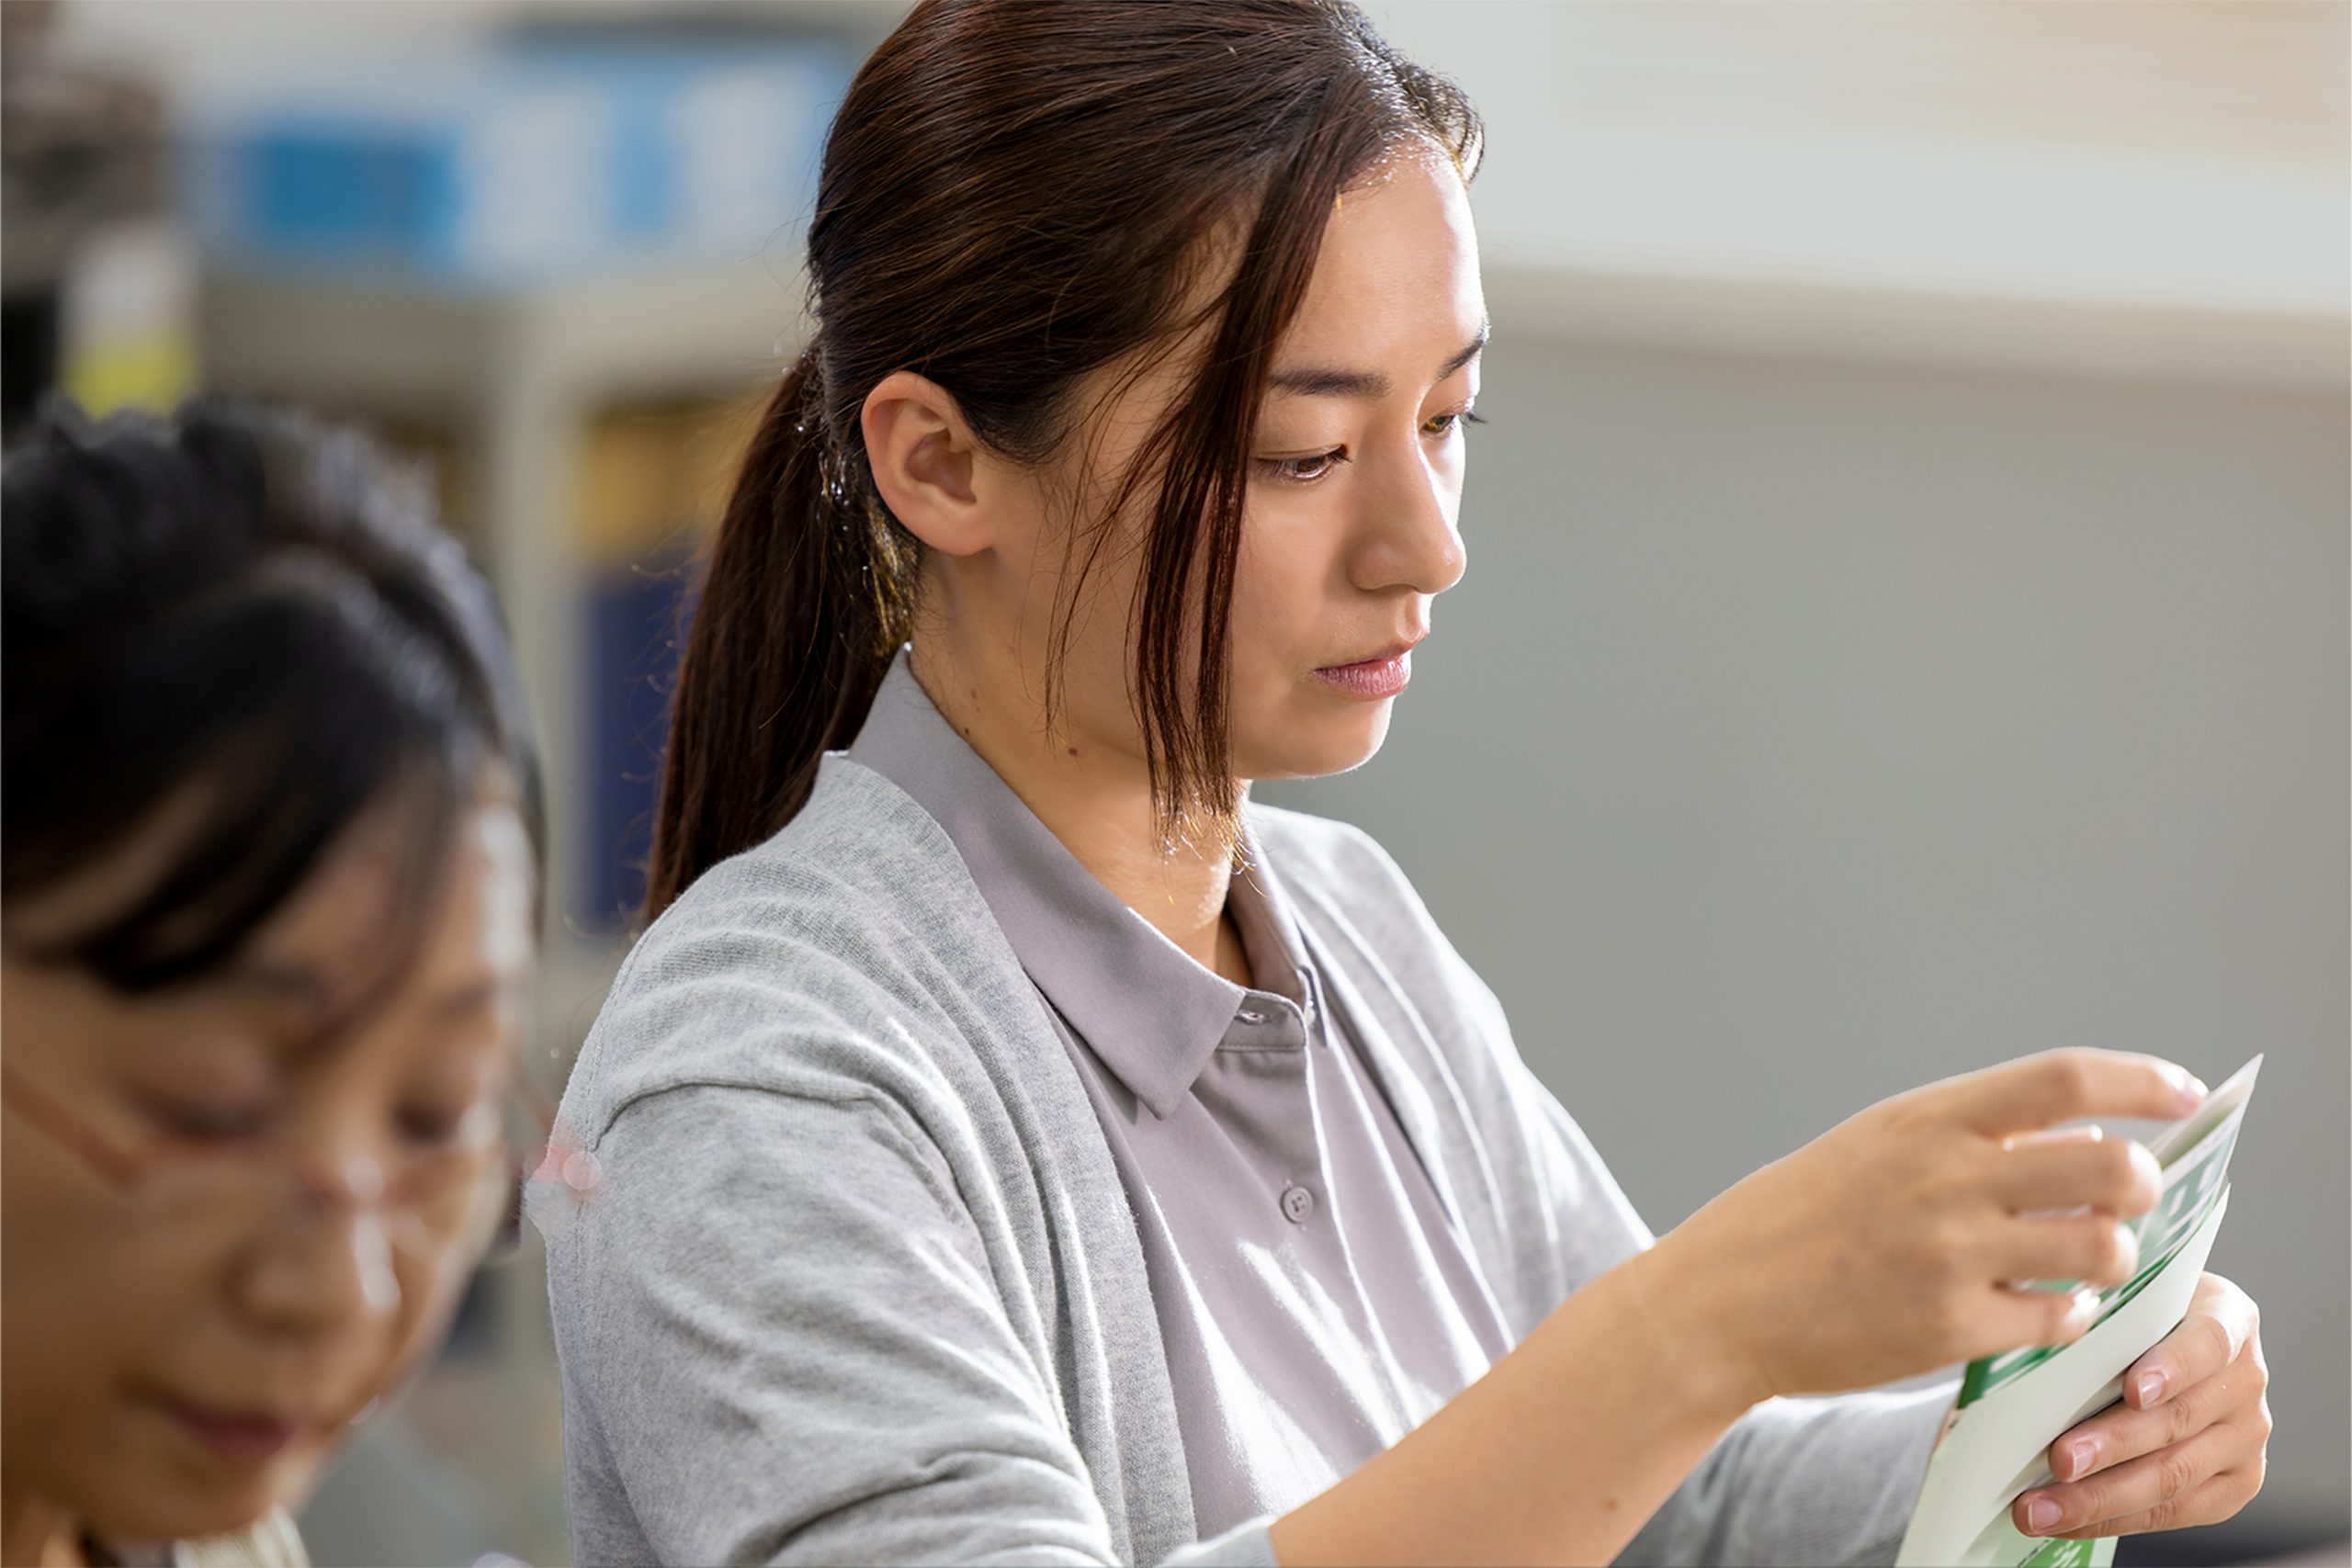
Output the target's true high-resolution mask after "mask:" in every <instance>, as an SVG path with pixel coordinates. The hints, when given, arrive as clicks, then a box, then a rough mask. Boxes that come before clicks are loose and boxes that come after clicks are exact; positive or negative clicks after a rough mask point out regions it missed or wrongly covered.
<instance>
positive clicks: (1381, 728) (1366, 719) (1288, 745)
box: [1237, 702, 1394, 779]
mask: <svg viewBox="0 0 2352 1568" xmlns="http://www.w3.org/2000/svg"><path fill="white" fill-rule="evenodd" d="M1392 706H1394V704H1393V702H1378V703H1363V704H1359V705H1352V706H1351V709H1350V711H1348V712H1346V713H1343V714H1341V715H1340V716H1338V717H1333V716H1329V715H1318V716H1316V717H1315V718H1313V719H1312V720H1309V721H1306V722H1303V723H1301V724H1299V725H1297V726H1295V727H1294V728H1291V729H1290V730H1288V731H1287V732H1285V733H1283V734H1281V735H1272V736H1268V737H1266V738H1265V743H1264V744H1261V745H1258V746H1253V747H1251V748H1250V749H1249V750H1250V752H1251V753H1253V754H1254V755H1255V757H1257V758H1261V759H1263V761H1262V762H1261V764H1260V765H1259V766H1257V767H1255V768H1243V769H1239V770H1237V771H1238V773H1239V776H1241V777H1243V778H1248V779H1319V778H1328V777H1329V776H1330V775H1331V774H1333V773H1346V772H1348V771H1349V770H1350V769H1351V768H1360V767H1362V766H1363V765H1364V764H1365V763H1366V762H1369V761H1372V759H1373V758H1374V756H1376V755H1378V754H1379V751H1380V747H1381V743H1382V742H1383V741H1384V740H1385V739H1387V738H1388V713H1389V709H1390V708H1391V707H1392Z"/></svg>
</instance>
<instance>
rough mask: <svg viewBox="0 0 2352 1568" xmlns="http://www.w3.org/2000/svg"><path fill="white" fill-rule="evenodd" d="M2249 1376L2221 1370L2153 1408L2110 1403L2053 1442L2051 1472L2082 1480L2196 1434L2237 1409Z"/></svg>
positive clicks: (2070, 1479)
mask: <svg viewBox="0 0 2352 1568" xmlns="http://www.w3.org/2000/svg"><path fill="white" fill-rule="evenodd" d="M2248 1381H2250V1380H2249V1379H2247V1378H2245V1377H2243V1376H2240V1375H2238V1374H2235V1373H2233V1372H2231V1371H2223V1372H2222V1373H2220V1374H2219V1375H2216V1376H2212V1377H2207V1378H2203V1379H2200V1380H2199V1382H2197V1383H2196V1384H2195V1385H2194V1386H2192V1387H2190V1388H2189V1389H2188V1390H2187V1391H2186V1392H2185V1393H2182V1394H2181V1395H2180V1396H2179V1397H2178V1398H2177V1399H2169V1400H2166V1401H2165V1403H2164V1404H2159V1405H2156V1406H2154V1408H2153V1409H2147V1410H2135V1409H2133V1408H2131V1406H2130V1405H2128V1404H2114V1405H2109V1407H2108V1408H2107V1409H2105V1410H2103V1411H2101V1412H2100V1413H2099V1414H2098V1415H2097V1416H2092V1417H2091V1418H2090V1419H2089V1420H2087V1421H2086V1422H2084V1423H2083V1424H2082V1425H2080V1426H2079V1427H2074V1428H2073V1429H2071V1430H2070V1431H2068V1432H2067V1433H2066V1434H2065V1435H2064V1437H2061V1438H2059V1439H2058V1440H2057V1441H2056V1442H2054V1443H2052V1444H2051V1445H2050V1472H2051V1473H2052V1475H2054V1476H2056V1477H2057V1478H2058V1479H2059V1480H2060V1481H2080V1480H2082V1479H2084V1478H2085V1477H2086V1476H2088V1475H2091V1474H2094V1473H2095V1472H2098V1471H2102V1470H2109V1469H2112V1468H2113V1467H2115V1466H2116V1465H2119V1464H2122V1463H2124V1462H2126V1461H2131V1460H2135V1459H2138V1458H2139V1457H2140V1456H2141V1455H2143V1454H2152V1453H2155V1452H2157V1451H2159V1450H2164V1449H2168V1448H2170V1447H2171V1446H2172V1445H2173V1444H2175V1443H2177V1442H2181V1441H2184V1440H2185V1439H2187V1438H2193V1437H2195V1436H2196V1435H2197V1434H2198V1433H2199V1432H2201V1431H2203V1430H2204V1429H2205V1428H2206V1427H2211V1426H2212V1425H2213V1424H2214V1423H2215V1422H2217V1421H2221V1420H2224V1419H2227V1418H2229V1417H2231V1416H2235V1415H2236V1414H2237V1413H2238V1410H2239V1407H2240V1406H2241V1405H2243V1404H2245V1403H2246V1393H2247V1389H2246V1387H2245V1384H2246V1382H2248ZM2126 1386H2129V1385H2128V1384H2127V1385H2126Z"/></svg>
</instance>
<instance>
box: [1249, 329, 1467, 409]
mask: <svg viewBox="0 0 2352 1568" xmlns="http://www.w3.org/2000/svg"><path fill="white" fill-rule="evenodd" d="M1492 329H1493V323H1492V322H1491V321H1481V322H1479V323H1478V335H1477V336H1476V337H1474V338H1472V339H1471V340H1470V341H1469V342H1468V343H1467V344H1464V345H1463V346H1462V349H1461V351H1460V352H1459V353H1457V354H1455V355H1454V356H1453V358H1451V359H1449V360H1447V361H1446V362H1445V363H1444V364H1443V365H1442V366H1440V367H1438V373H1437V374H1436V375H1434V376H1432V377H1430V386H1432V387H1434V386H1436V385H1437V384H1438V383H1439V382H1440V381H1442V380H1444V379H1445V378H1447V377H1448V376H1451V375H1453V373H1454V372H1455V371H1456V370H1459V369H1461V368H1462V367H1464V366H1465V365H1467V364H1469V363H1470V362H1471V361H1472V360H1474V359H1476V358H1477V357H1478V351H1479V350H1480V349H1482V348H1484V347H1486V346H1487V333H1489V332H1490V331H1491V330H1492ZM1266 388H1267V389H1268V390H1269V391H1275V392H1294V393H1297V394H1299V395H1300V396H1303V397H1309V398H1363V399H1366V400H1375V401H1376V400H1379V399H1381V398H1385V397H1386V396H1387V395H1388V391H1389V387H1388V378H1387V377H1385V376H1383V375H1382V374H1381V373H1380V372H1379V371H1377V370H1327V369H1323V368H1320V367H1314V366H1301V367H1297V368H1295V369H1290V370H1277V371H1275V372H1274V373H1273V374H1272V375H1271V376H1269V377H1267V378H1266Z"/></svg>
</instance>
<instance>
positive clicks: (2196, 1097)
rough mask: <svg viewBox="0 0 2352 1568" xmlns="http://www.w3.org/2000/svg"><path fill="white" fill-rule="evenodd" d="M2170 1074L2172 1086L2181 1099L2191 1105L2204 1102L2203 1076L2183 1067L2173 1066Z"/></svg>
mask: <svg viewBox="0 0 2352 1568" xmlns="http://www.w3.org/2000/svg"><path fill="white" fill-rule="evenodd" d="M2170 1076H2171V1077H2172V1087H2173V1088H2174V1089H2177V1090H2178V1091H2179V1093H2180V1098H2181V1099H2183V1100H2187V1101H2188V1103H2189V1104H2191V1105H2202V1104H2204V1103H2205V1094H2206V1089H2205V1080H2204V1079H2203V1078H2200V1077H2198V1076H2197V1075H2196V1074H2195V1073H2192V1072H2189V1071H2188V1070H2187V1069H2186V1068H2183V1067H2175V1068H2173V1070H2172V1073H2171V1075H2170Z"/></svg>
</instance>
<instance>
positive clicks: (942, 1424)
mask: <svg viewBox="0 0 2352 1568" xmlns="http://www.w3.org/2000/svg"><path fill="white" fill-rule="evenodd" d="M596 1155H597V1158H598V1160H599V1163H600V1165H601V1168H602V1171H603V1184H602V1187H601V1188H600V1190H598V1191H597V1192H596V1193H595V1194H594V1196H593V1198H592V1199H590V1200H589V1201H586V1202H585V1203H583V1204H582V1205H580V1206H579V1207H578V1208H577V1209H576V1210H574V1211H572V1212H571V1213H568V1214H565V1215H562V1216H560V1217H559V1218H555V1219H553V1220H551V1221H550V1222H548V1223H545V1224H543V1228H544V1229H546V1230H548V1255H549V1261H550V1270H549V1298H550V1304H551V1308H552V1311H553V1314H554V1320H555V1331H556V1337H557V1345H558V1349H559V1352H560V1359H561V1363H562V1366H563V1370H564V1376H565V1382H566V1398H567V1404H568V1408H567V1411H566V1426H567V1442H568V1445H571V1444H574V1443H578V1444H585V1443H588V1442H590V1441H593V1442H594V1444H595V1445H596V1447H597V1448H598V1450H599V1451H598V1452H597V1453H595V1454H594V1455H593V1456H591V1455H588V1454H586V1453H582V1452H573V1453H571V1454H570V1455H569V1456H568V1458H569V1461H570V1462H568V1464H567V1470H568V1472H569V1473H570V1477H571V1483H570V1484H571V1489H572V1491H573V1494H574V1495H573V1497H572V1505H573V1509H572V1511H573V1516H574V1518H575V1522H576V1524H577V1522H579V1521H582V1520H584V1519H587V1518H590V1517H596V1518H615V1517H627V1518H629V1519H630V1520H632V1521H633V1525H634V1529H633V1530H629V1531H627V1532H625V1533H622V1534H617V1535H612V1536H606V1537H604V1538H602V1539H598V1538H595V1537H592V1536H589V1535H585V1534H581V1535H579V1536H578V1539H576V1540H575V1542H574V1545H575V1552H576V1555H578V1557H579V1559H580V1561H582V1562H594V1561H600V1560H607V1559H609V1557H610V1556H612V1555H613V1554H615V1553H616V1552H618V1553H619V1554H621V1555H628V1554H630V1551H632V1550H639V1548H638V1542H637V1541H631V1540H629V1539H628V1538H629V1537H630V1536H632V1535H633V1536H635V1537H637V1538H638V1540H639V1541H641V1543H642V1547H641V1550H644V1551H650V1555H651V1556H652V1557H654V1558H655V1559H656V1560H658V1561H660V1562H679V1563H716V1562H778V1563H797V1562H825V1563H844V1562H933V1563H1012V1562H1023V1563H1089V1564H1096V1563H1100V1564H1108V1563H1113V1562H1116V1561H1118V1554H1117V1552H1116V1551H1115V1549H1114V1537H1113V1532H1112V1529H1111V1527H1110V1525H1109V1523H1108V1521H1107V1519H1106V1517H1105V1516H1104V1513H1103V1506H1102V1505H1101V1503H1100V1501H1099V1500H1098V1498H1097V1496H1096V1494H1095V1490H1094V1487H1093V1484H1092V1481H1091V1477H1090V1475H1089V1473H1088V1471H1087V1468H1086V1466H1085V1463H1084V1461H1082V1459H1081V1458H1080V1454H1079V1452H1078V1450H1077V1448H1076V1447H1075V1446H1074V1444H1073V1443H1072V1441H1071V1439H1070V1437H1069V1431H1068V1429H1067V1427H1066V1425H1065V1421H1064V1418H1063V1415H1062V1412H1061V1407H1060V1404H1059V1402H1058V1397H1057V1393H1056V1391H1055V1388H1054V1375H1053V1372H1052V1370H1051V1368H1050V1367H1048V1366H1045V1365H1041V1364H1040V1363H1039V1360H1038V1359H1037V1357H1036V1356H1035V1353H1034V1352H1033V1351H1032V1350H1031V1349H1030V1348H1027V1347H1026V1346H1025V1344H1024V1341H1023V1336H1021V1335H1020V1334H1018V1333H1016V1332H1015V1330H1014V1327H1013V1325H1012V1322H1011V1321H1010V1319H1009V1317H1008V1314H1007V1309H1006V1307H1005V1305H1004V1303H1003V1299H1002V1296H1001V1292H1000V1291H999V1289H998V1286H997V1283H996V1281H995V1280H993V1279H992V1278H991V1277H990V1272H989V1264H988V1261H987V1259H986V1258H985V1256H984V1254H983V1251H982V1249H981V1247H980V1245H979V1242H978V1237H977V1235H976V1233H975V1232H974V1230H973V1228H972V1226H971V1224H970V1223H969V1218H968V1216H967V1214H966V1213H965V1212H964V1209H963V1206H962V1203H961V1201H960V1200H959V1199H958V1197H957V1194H956V1190H955V1187H954V1184H953V1182H952V1180H951V1179H949V1177H948V1175H947V1174H946V1172H945V1170H944V1167H943V1166H942V1165H941V1163H940V1162H939V1161H938V1160H937V1158H936V1156H935V1154H934V1153H933V1151H931V1150H930V1149H929V1147H928V1145H927V1144H926V1143H925V1142H924V1141H923V1140H922V1138H921V1136H920V1134H917V1133H916V1132H915V1131H914V1130H913V1128H912V1127H911V1125H910V1124H909V1123H906V1122H904V1120H903V1118H902V1117H901V1116H900V1115H899V1114H898V1113H896V1112H895V1111H893V1109H892V1108H890V1107H888V1106H887V1105H884V1104H882V1103H880V1102H878V1101H875V1100H821V1099H816V1098H810V1097H806V1096H801V1095H795V1094H789V1093H782V1092H778V1091H776V1090H774V1089H766V1088H748V1087H742V1086H737V1085H709V1084H704V1085H686V1086H682V1087H679V1088H675V1089H665V1090H663V1091H662V1092H660V1093H656V1094H652V1095H648V1096H645V1097H643V1098H640V1099H638V1100H633V1101H631V1102H630V1103H629V1104H628V1105H627V1106H626V1107H625V1108H624V1109H623V1110H622V1111H620V1112H619V1113H618V1115H616V1117H615V1118H614V1120H613V1121H612V1122H611V1123H610V1125H609V1126H608V1127H607V1129H606V1130H605V1134H604V1135H603V1136H602V1138H601V1139H600V1140H599V1141H598V1144H597V1147H596ZM582 1487H591V1488H594V1489H596V1490H597V1492H598V1494H599V1495H595V1496H593V1497H589V1496H582V1495H580V1492H581V1489H582ZM1265 1523H1266V1522H1265V1521H1258V1522H1256V1523H1255V1524H1253V1525H1250V1526H1247V1527H1243V1528H1242V1529H1237V1530H1235V1531H1232V1532H1230V1533H1228V1534H1227V1535H1225V1536H1222V1537H1219V1538H1217V1539H1216V1540H1213V1541H1208V1542H1203V1543H1198V1544H1196V1545H1194V1546H1193V1547H1189V1548H1187V1549H1185V1550H1184V1551H1181V1552H1179V1553H1178V1554H1177V1555H1175V1556H1174V1557H1172V1558H1170V1559H1169V1562H1171V1563H1212V1562H1219V1563H1236V1564H1248V1563H1271V1562H1272V1551H1271V1546H1270V1545H1269V1543H1268V1540H1267V1535H1266V1529H1265Z"/></svg>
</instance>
